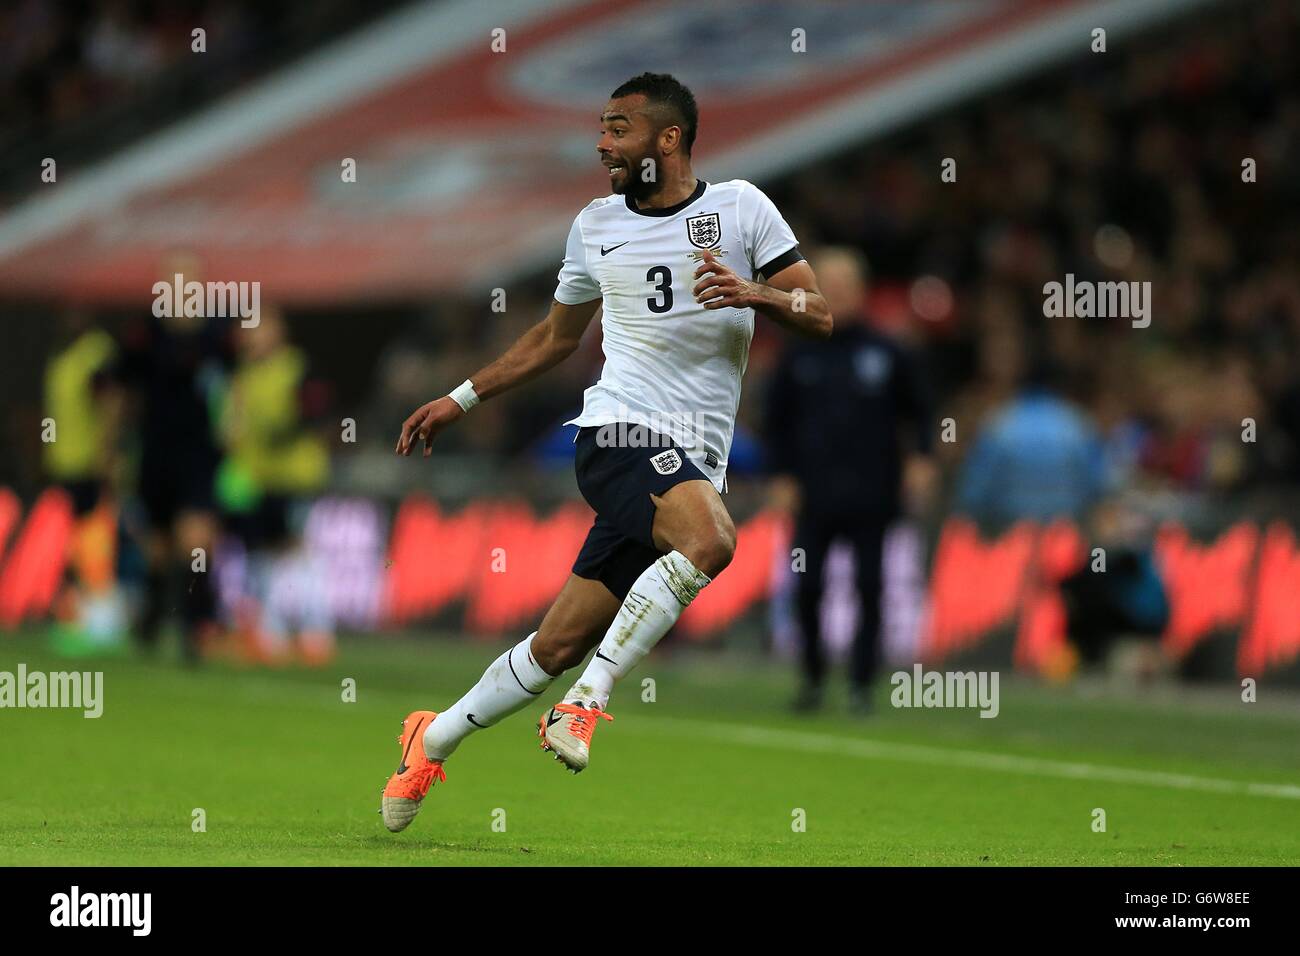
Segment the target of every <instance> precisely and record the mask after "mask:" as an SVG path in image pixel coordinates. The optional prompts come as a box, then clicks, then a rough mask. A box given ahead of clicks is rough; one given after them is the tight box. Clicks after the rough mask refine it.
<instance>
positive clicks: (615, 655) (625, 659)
mask: <svg viewBox="0 0 1300 956" xmlns="http://www.w3.org/2000/svg"><path fill="white" fill-rule="evenodd" d="M708 583H709V577H708V576H707V575H705V574H704V573H703V572H701V571H700V570H699V569H698V568H696V567H695V565H693V564H691V562H690V560H689V559H687V557H686V555H684V554H682V553H681V552H680V551H670V552H669V553H668V554H665V555H664V556H663V557H662V558H660V559H659V560H658V561H656V562H655V563H654V564H652V565H650V567H648V568H646V569H645V570H644V571H642V572H641V576H640V577H639V578H637V579H636V583H635V584H633V585H632V590H630V591H628V592H627V599H626V600H624V601H623V606H622V607H620V608H619V609H618V615H617V616H616V617H615V618H614V623H613V624H611V625H610V626H609V630H608V631H606V632H605V637H604V639H603V640H602V641H601V642H600V646H599V647H597V648H596V653H595V655H594V656H593V657H592V659H591V663H589V664H588V665H587V669H586V670H584V671H583V672H582V676H581V677H579V678H578V680H577V682H576V683H575V684H574V685H573V686H572V687H570V688H569V692H568V693H567V694H565V695H564V699H565V700H567V701H573V702H579V703H581V704H582V705H583V706H584V707H590V706H591V705H592V704H595V705H596V706H597V707H599V708H600V709H601V710H604V709H605V705H606V704H608V703H609V695H610V693H611V692H612V691H613V690H614V682H615V681H617V680H619V679H620V678H622V677H625V676H626V675H627V674H628V672H629V671H631V670H632V668H634V667H636V665H637V664H639V663H641V661H642V660H644V659H645V656H646V655H647V654H649V653H650V649H651V648H652V647H654V646H655V645H656V644H658V643H659V640H660V638H662V637H663V636H664V635H665V634H667V633H668V629H669V628H670V627H672V626H673V625H674V624H676V623H677V619H678V618H679V617H681V616H682V611H684V610H686V607H687V605H688V604H690V603H691V602H692V601H694V600H695V596H696V595H697V594H699V593H700V591H701V590H703V588H704V586H705V585H706V584H708Z"/></svg>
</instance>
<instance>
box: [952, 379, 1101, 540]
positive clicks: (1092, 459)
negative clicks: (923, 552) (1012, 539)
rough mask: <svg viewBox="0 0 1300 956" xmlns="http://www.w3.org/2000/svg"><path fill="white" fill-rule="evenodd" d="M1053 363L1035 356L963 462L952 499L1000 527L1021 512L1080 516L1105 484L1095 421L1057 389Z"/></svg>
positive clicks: (1021, 515)
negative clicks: (1016, 389) (1016, 390)
mask: <svg viewBox="0 0 1300 956" xmlns="http://www.w3.org/2000/svg"><path fill="white" fill-rule="evenodd" d="M1057 375H1059V370H1058V369H1057V368H1056V366H1055V365H1053V364H1052V363H1051V362H1050V361H1049V360H1048V359H1047V358H1046V357H1039V358H1037V359H1036V360H1034V361H1033V362H1032V363H1031V365H1030V369H1029V372H1028V374H1027V375H1026V377H1025V382H1024V386H1023V388H1022V389H1021V391H1020V393H1019V394H1018V395H1017V396H1016V397H1015V398H1014V399H1012V400H1011V402H1010V403H1008V405H1007V406H1006V407H1005V408H1003V409H1002V410H1000V411H997V412H995V413H994V415H993V416H992V419H991V420H990V421H989V422H988V423H987V424H986V425H985V426H984V427H983V428H982V429H981V431H980V433H979V434H978V435H977V436H976V438H975V443H974V447H973V448H972V450H971V452H970V454H969V455H968V456H967V459H966V462H965V465H964V466H963V470H962V475H961V479H960V485H959V487H958V491H957V506H958V507H959V508H960V509H961V510H962V511H964V512H966V513H967V514H970V515H971V516H972V517H975V518H977V519H979V520H982V521H985V522H988V523H989V524H992V525H995V526H998V527H1005V526H1006V525H1008V524H1011V523H1012V522H1015V521H1017V520H1020V519H1022V518H1029V519H1033V520H1037V521H1047V520H1050V519H1052V518H1058V517H1061V518H1074V519H1076V520H1078V519H1081V518H1083V517H1084V514H1085V512H1086V511H1087V509H1088V508H1090V507H1091V506H1092V505H1093V504H1094V503H1095V502H1096V501H1097V500H1098V499H1099V498H1100V497H1101V494H1102V492H1103V491H1104V489H1105V468H1106V459H1105V454H1104V452H1103V448H1102V444H1101V440H1100V437H1099V436H1098V434H1097V432H1096V429H1095V428H1094V427H1093V426H1092V424H1091V423H1090V422H1089V421H1088V420H1087V418H1086V417H1085V416H1084V415H1083V414H1082V412H1081V410H1080V409H1079V408H1078V407H1077V406H1075V405H1074V404H1073V403H1071V402H1069V401H1067V400H1066V399H1065V398H1063V397H1061V396H1060V395H1059V394H1057V393H1056V390H1055V386H1054V384H1053V382H1054V380H1055V379H1056V377H1057Z"/></svg>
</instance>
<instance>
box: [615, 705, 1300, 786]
mask: <svg viewBox="0 0 1300 956" xmlns="http://www.w3.org/2000/svg"><path fill="white" fill-rule="evenodd" d="M631 726H632V728H634V729H647V728H663V729H665V730H667V731H668V732H669V733H671V734H673V735H674V736H676V735H678V734H679V733H680V734H685V733H687V732H689V734H690V735H691V736H695V737H699V736H705V737H709V738H711V739H713V740H717V741H721V742H724V743H733V744H742V745H745V746H753V747H769V748H773V749H778V750H792V751H798V752H800V753H830V754H840V755H842V756H846V757H859V758H862V759H864V760H899V761H904V762H907V763H921V764H930V765H932V766H940V767H969V768H970V769H972V770H991V771H1001V772H1003V773H1019V774H1026V775H1028V776H1032V777H1059V778H1062V779H1066V780H1099V781H1104V782H1106V783H1122V784H1136V785H1138V786H1147V787H1167V788H1170V789H1173V790H1199V791H1202V792H1205V793H1228V794H1242V795H1246V796H1252V797H1279V798H1281V799H1284V800H1300V785H1297V784H1289V783H1259V782H1253V781H1248V780H1223V779H1219V778H1215V777H1197V776H1193V775H1191V774H1184V773H1165V772H1163V771H1159V770H1133V769H1131V768H1129V767H1107V766H1104V765H1101V764H1091V763H1072V762H1068V761H1064V760H1048V759H1045V758H1040V757H1021V756H1017V755H1015V754H998V753H989V752H987V751H980V750H956V749H950V748H946V747H928V746H925V745H923V744H900V743H891V742H888V741H883V740H864V739H861V738H853V737H839V736H836V735H834V734H817V733H808V732H805V731H795V730H773V729H769V728H761V727H743V726H740V725H738V724H726V723H716V722H708V721H706V722H701V721H695V720H681V719H679V718H676V717H655V718H651V719H650V720H649V721H647V722H646V724H640V722H636V723H633V724H631Z"/></svg>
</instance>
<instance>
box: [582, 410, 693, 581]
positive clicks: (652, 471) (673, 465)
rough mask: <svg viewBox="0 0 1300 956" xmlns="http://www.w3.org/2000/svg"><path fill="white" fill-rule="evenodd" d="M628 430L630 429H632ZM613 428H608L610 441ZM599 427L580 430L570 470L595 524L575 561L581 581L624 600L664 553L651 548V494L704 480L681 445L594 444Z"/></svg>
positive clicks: (655, 441)
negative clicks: (594, 582)
mask: <svg viewBox="0 0 1300 956" xmlns="http://www.w3.org/2000/svg"><path fill="white" fill-rule="evenodd" d="M631 430H632V429H628V431H631ZM616 433H617V429H616V427H615V426H610V427H609V428H608V429H606V431H605V434H606V435H610V436H611V437H612V435H613V434H616ZM600 434H601V426H594V427H588V428H582V429H579V430H578V440H577V456H576V458H575V459H574V470H575V471H576V472H577V475H578V490H579V491H581V492H582V497H584V498H586V499H587V504H589V505H591V509H592V510H593V511H595V512H596V521H595V523H594V524H593V525H592V526H591V530H590V531H589V532H587V540H586V541H585V542H583V545H582V550H581V551H579V552H578V560H577V561H575V562H574V563H573V573H574V574H576V575H577V576H578V577H580V578H587V579H589V580H592V581H599V582H600V583H601V584H603V585H605V587H607V588H609V590H610V591H611V592H612V593H613V594H614V596H615V597H617V598H620V599H622V598H625V597H627V592H628V591H630V590H632V585H633V584H634V583H636V579H637V578H639V577H640V576H641V572H642V571H644V570H645V569H646V568H648V567H649V566H650V565H651V564H653V563H654V561H655V560H656V559H657V558H659V557H660V556H661V555H662V554H664V552H663V551H660V550H659V549H658V548H656V547H655V543H654V537H653V535H652V533H651V529H652V528H653V527H654V520H655V505H654V502H653V501H651V500H650V496H651V495H663V494H664V493H665V492H667V491H668V489H669V488H672V487H673V486H675V485H679V484H681V483H682V482H683V481H694V480H700V481H708V478H706V477H705V475H704V472H702V471H700V469H699V468H697V467H696V466H695V465H694V463H693V462H692V461H691V460H690V459H689V458H687V457H686V452H684V451H683V450H682V449H681V447H680V446H678V445H676V444H674V443H673V442H672V441H671V439H668V438H666V437H664V436H662V435H660V434H658V433H656V432H642V434H644V435H647V436H650V437H648V439H647V441H648V442H649V443H650V444H651V447H630V446H627V445H618V444H613V443H609V444H606V443H603V442H602V441H600V440H598V435H600Z"/></svg>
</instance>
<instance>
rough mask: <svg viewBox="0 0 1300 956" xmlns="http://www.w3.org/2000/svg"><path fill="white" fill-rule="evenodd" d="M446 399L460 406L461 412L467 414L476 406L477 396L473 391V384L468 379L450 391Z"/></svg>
mask: <svg viewBox="0 0 1300 956" xmlns="http://www.w3.org/2000/svg"><path fill="white" fill-rule="evenodd" d="M448 397H449V398H450V399H451V400H452V401H453V402H455V403H456V404H457V405H459V406H460V410H461V411H462V412H467V411H469V410H470V409H471V408H473V407H474V406H475V405H477V404H478V402H479V398H478V394H477V393H476V392H475V391H474V383H473V382H471V381H470V380H469V379H465V381H463V382H461V383H460V384H459V385H457V386H456V387H455V388H453V389H452V390H451V392H450V393H449V394H448Z"/></svg>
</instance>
